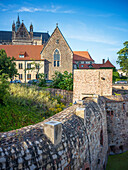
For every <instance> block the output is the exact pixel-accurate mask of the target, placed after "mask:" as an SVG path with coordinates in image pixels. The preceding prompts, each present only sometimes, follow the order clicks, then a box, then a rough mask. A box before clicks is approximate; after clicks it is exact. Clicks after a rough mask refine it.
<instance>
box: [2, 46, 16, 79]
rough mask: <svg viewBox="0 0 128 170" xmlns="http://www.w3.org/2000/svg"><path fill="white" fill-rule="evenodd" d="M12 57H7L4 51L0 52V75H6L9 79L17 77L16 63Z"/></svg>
mask: <svg viewBox="0 0 128 170" xmlns="http://www.w3.org/2000/svg"><path fill="white" fill-rule="evenodd" d="M14 61H15V58H14V57H12V58H11V57H7V54H6V52H5V50H3V49H1V50H0V75H2V74H3V73H5V74H7V75H8V77H9V78H10V79H12V78H13V76H16V75H17V69H16V63H15V62H14Z"/></svg>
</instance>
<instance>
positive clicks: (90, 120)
mask: <svg viewBox="0 0 128 170" xmlns="http://www.w3.org/2000/svg"><path fill="white" fill-rule="evenodd" d="M107 151H108V135H107V119H106V111H105V102H104V99H99V100H98V101H97V103H95V102H94V101H86V102H84V103H83V102H82V103H81V104H80V103H78V104H76V105H73V106H71V107H69V108H67V109H65V110H64V111H62V112H60V113H58V114H56V115H54V116H52V117H50V118H49V119H46V120H45V121H43V122H40V123H38V124H35V125H31V126H27V127H24V128H21V129H17V130H13V131H9V132H5V133H0V169H3V170H4V169H6V170H7V169H16V170H17V169H25V170H27V169H30V170H33V169H56V170H59V169H65V170H68V169H76V170H78V169H85V170H89V169H91V170H97V169H100V170H102V169H105V166H106V162H107Z"/></svg>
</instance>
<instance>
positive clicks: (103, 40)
mask: <svg viewBox="0 0 128 170" xmlns="http://www.w3.org/2000/svg"><path fill="white" fill-rule="evenodd" d="M68 38H70V39H76V40H80V41H86V42H96V43H104V44H109V45H115V44H117V43H118V42H117V41H114V40H111V39H108V38H106V37H104V36H101V35H93V36H91V35H83V36H77V35H72V36H68Z"/></svg>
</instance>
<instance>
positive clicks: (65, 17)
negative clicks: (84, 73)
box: [0, 0, 128, 68]
mask: <svg viewBox="0 0 128 170" xmlns="http://www.w3.org/2000/svg"><path fill="white" fill-rule="evenodd" d="M127 6H128V1H127V0H111V1H110V0H102V1H101V0H95V1H94V0H91V1H89V0H64V1H62V0H41V1H39V0H36V1H35V0H26V1H24V0H11V1H10V0H6V1H3V0H2V1H1V0H0V30H11V26H12V22H13V20H14V21H16V20H17V15H18V13H19V16H20V20H24V23H25V25H26V27H27V29H29V26H30V23H31V22H32V23H33V26H34V31H42V32H47V31H49V34H52V32H53V31H54V29H55V27H56V23H58V24H59V28H60V30H61V32H62V33H63V35H64V37H65V38H66V40H67V42H68V44H69V45H70V47H71V49H72V50H73V51H86V50H88V51H89V53H90V55H91V56H92V58H93V59H94V60H95V62H96V63H101V62H102V59H103V58H105V59H106V60H107V59H108V58H109V60H110V61H111V62H112V63H113V64H114V65H115V66H116V67H117V68H119V65H117V64H116V60H117V54H116V53H117V51H118V50H120V49H121V48H123V43H124V42H125V41H126V40H128V12H127Z"/></svg>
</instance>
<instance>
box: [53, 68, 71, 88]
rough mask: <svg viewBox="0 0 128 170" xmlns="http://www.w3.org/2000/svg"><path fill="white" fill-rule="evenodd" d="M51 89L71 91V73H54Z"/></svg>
mask: <svg viewBox="0 0 128 170" xmlns="http://www.w3.org/2000/svg"><path fill="white" fill-rule="evenodd" d="M52 80H53V85H52V86H53V88H60V89H64V90H73V76H72V74H71V73H68V72H67V71H65V72H64V73H63V74H62V73H60V72H55V75H54V76H53V79H52Z"/></svg>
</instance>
